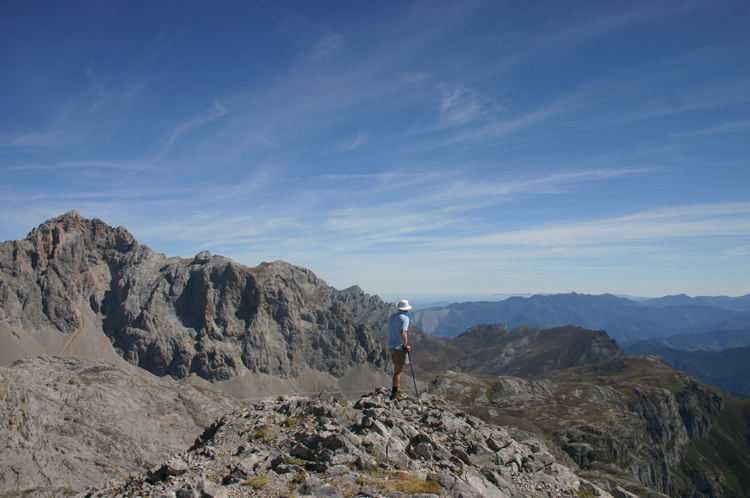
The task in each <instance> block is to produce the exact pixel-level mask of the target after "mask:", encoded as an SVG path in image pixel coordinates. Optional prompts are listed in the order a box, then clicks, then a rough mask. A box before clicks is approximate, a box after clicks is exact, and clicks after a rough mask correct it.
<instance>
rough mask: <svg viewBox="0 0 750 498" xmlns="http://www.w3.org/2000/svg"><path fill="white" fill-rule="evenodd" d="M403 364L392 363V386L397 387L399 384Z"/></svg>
mask: <svg viewBox="0 0 750 498" xmlns="http://www.w3.org/2000/svg"><path fill="white" fill-rule="evenodd" d="M403 368H404V366H403V365H394V367H393V384H392V385H393V388H394V389H398V386H400V385H401V370H403Z"/></svg>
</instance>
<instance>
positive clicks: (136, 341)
mask: <svg viewBox="0 0 750 498" xmlns="http://www.w3.org/2000/svg"><path fill="white" fill-rule="evenodd" d="M0 309H1V310H2V314H0V342H2V344H3V345H4V346H5V352H4V353H3V358H2V360H3V362H4V363H6V364H7V363H9V362H10V361H12V360H14V359H16V358H18V357H21V356H24V355H25V354H44V353H53V354H57V353H61V352H62V353H64V352H66V351H65V348H66V347H69V346H70V344H71V342H74V341H75V339H76V336H77V335H78V334H79V333H81V331H82V330H84V329H85V328H86V327H87V326H90V325H91V322H92V321H100V322H101V325H100V326H99V329H100V332H102V333H103V334H105V335H106V337H107V338H108V339H109V342H111V344H112V346H114V349H115V351H116V352H117V353H118V354H119V355H120V356H122V357H123V358H124V359H125V360H127V362H129V363H130V364H132V365H137V366H139V367H141V368H143V369H145V370H147V371H149V372H151V373H153V374H155V375H157V376H164V375H169V376H172V377H174V378H178V379H180V378H186V377H188V376H190V375H191V374H195V375H197V376H198V377H200V378H203V379H206V380H208V381H211V382H217V381H226V380H228V379H232V378H234V377H236V376H238V375H240V374H244V373H248V372H249V373H256V374H267V375H271V376H274V377H277V378H282V379H290V378H295V377H299V376H300V375H301V374H303V373H304V372H307V371H309V370H314V371H318V372H324V373H326V374H328V375H331V376H333V377H334V378H337V379H338V378H342V377H343V376H345V375H346V374H347V373H348V372H350V371H351V370H352V369H353V368H355V367H356V368H359V367H361V366H362V365H367V366H368V368H369V369H370V370H372V371H374V372H381V373H383V372H384V371H385V368H386V365H385V353H384V352H383V350H382V347H381V346H380V345H379V344H378V342H377V340H376V339H375V336H374V334H373V332H372V330H371V329H370V328H369V327H368V326H366V325H362V324H359V323H357V322H356V321H355V320H354V318H353V317H352V315H351V313H350V311H349V310H348V309H347V308H346V307H345V306H343V305H342V304H341V303H334V304H333V305H332V304H331V302H330V296H329V291H328V288H327V286H326V285H325V283H324V282H322V281H321V280H319V279H318V278H317V277H316V276H315V275H314V274H313V273H312V272H311V271H309V270H306V269H303V268H298V267H295V266H293V265H290V264H288V263H284V262H281V261H277V262H274V263H263V264H261V265H260V266H258V267H255V268H249V267H246V266H243V265H240V264H238V263H235V262H233V261H231V260H230V259H227V258H224V257H221V256H212V255H211V254H210V253H209V252H208V251H204V252H202V253H200V254H199V255H197V256H195V257H194V258H191V259H182V258H179V257H172V258H168V257H166V256H165V255H163V254H157V253H155V252H153V251H152V250H151V249H149V248H148V247H146V246H143V245H140V244H138V242H137V241H136V240H135V239H134V238H133V236H132V235H130V233H128V232H127V231H126V230H125V229H124V228H121V227H120V228H112V227H110V226H108V225H106V224H105V223H104V222H102V221H101V220H98V219H93V220H88V219H84V218H83V217H81V216H80V215H79V214H78V213H77V212H75V211H71V212H69V213H67V214H65V215H63V216H60V217H58V218H55V219H53V220H50V221H48V222H46V223H43V224H42V225H40V226H39V227H38V228H36V229H34V230H32V232H31V233H30V234H29V235H28V236H27V237H26V238H25V239H23V240H20V241H7V242H4V243H2V244H0ZM87 317H89V320H87ZM105 346H107V345H106V344H105V345H102V347H103V348H104V347H105ZM82 353H86V351H83V352H82ZM88 353H93V352H91V351H88Z"/></svg>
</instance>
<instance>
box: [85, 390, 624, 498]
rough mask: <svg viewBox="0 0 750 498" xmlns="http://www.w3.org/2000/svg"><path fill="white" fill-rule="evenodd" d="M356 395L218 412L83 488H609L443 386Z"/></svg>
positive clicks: (485, 493) (141, 492)
mask: <svg viewBox="0 0 750 498" xmlns="http://www.w3.org/2000/svg"><path fill="white" fill-rule="evenodd" d="M388 394H389V393H388V391H387V390H386V389H379V390H377V391H375V392H372V393H369V394H368V395H366V396H364V397H362V398H361V399H360V400H359V401H357V403H355V404H354V405H351V404H348V403H340V402H337V401H336V400H334V399H333V398H332V397H331V396H330V395H328V394H327V393H321V395H320V396H319V397H318V398H317V399H309V398H303V397H298V396H281V397H277V398H274V399H268V400H266V401H263V402H262V403H258V404H255V405H252V406H248V407H247V408H244V409H242V410H237V411H234V412H232V413H227V414H226V415H224V416H222V417H221V418H219V419H217V420H216V421H215V422H214V423H213V424H211V426H210V427H208V428H207V429H206V431H205V433H204V434H203V435H202V436H201V437H200V438H199V439H198V440H196V443H195V444H194V445H193V446H192V447H191V448H190V449H188V450H185V451H183V452H181V453H179V454H177V455H175V456H173V457H172V458H170V459H169V460H167V461H165V462H164V463H163V464H162V465H161V466H158V467H155V468H153V469H152V470H151V471H149V472H146V473H141V474H136V475H131V476H129V477H127V478H125V479H115V480H112V481H109V482H107V483H105V484H101V485H98V486H94V487H92V488H91V489H89V490H87V492H86V493H81V494H80V495H79V497H81V498H84V497H85V498H104V497H112V496H177V497H187V496H189V497H204V498H208V497H211V498H220V497H229V496H257V497H269V498H276V497H279V496H315V497H333V498H335V497H352V496H353V497H361V498H365V497H381V496H388V497H407V496H408V497H411V498H427V497H435V496H446V497H455V498H461V497H464V498H479V497H485V498H507V497H522V496H525V497H533V498H542V497H545V498H552V497H556V498H557V497H564V496H565V497H572V496H600V497H602V498H608V497H609V498H611V496H612V495H610V494H609V493H607V492H605V491H603V490H601V489H599V488H597V487H596V486H594V485H593V484H592V483H590V482H588V481H586V480H583V479H581V478H580V477H578V476H576V475H575V474H574V473H573V472H571V471H570V470H569V469H568V468H566V467H565V466H563V465H561V464H560V463H558V462H557V461H556V459H555V457H554V456H553V455H552V454H550V452H549V451H547V447H546V446H545V445H544V443H543V442H541V441H540V440H539V439H538V438H536V437H534V436H531V435H526V434H523V433H521V432H519V431H515V432H514V433H513V434H511V433H510V432H508V431H506V430H505V429H503V428H502V427H497V426H491V425H488V424H486V423H484V422H482V421H481V420H479V419H477V418H475V417H472V416H469V415H467V414H466V413H463V412H461V411H459V410H456V409H455V408H452V407H451V406H450V405H448V404H447V403H445V402H444V401H443V400H441V399H439V398H435V397H432V396H422V397H421V398H420V399H419V400H416V399H406V400H403V401H401V402H400V403H399V404H396V403H394V402H392V401H390V400H389V399H388Z"/></svg>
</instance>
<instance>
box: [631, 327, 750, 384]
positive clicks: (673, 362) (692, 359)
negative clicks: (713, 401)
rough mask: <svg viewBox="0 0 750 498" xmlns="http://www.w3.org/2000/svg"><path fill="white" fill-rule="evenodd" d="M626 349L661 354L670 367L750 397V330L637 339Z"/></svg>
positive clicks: (640, 352) (639, 352)
mask: <svg viewBox="0 0 750 498" xmlns="http://www.w3.org/2000/svg"><path fill="white" fill-rule="evenodd" d="M625 352H626V353H627V354H628V355H653V356H661V357H662V358H664V359H665V360H666V361H667V363H668V364H669V366H670V367H672V368H674V369H676V370H682V371H683V372H685V373H687V374H690V375H692V376H693V377H695V378H696V379H697V380H699V381H701V382H705V383H706V384H709V385H712V386H716V387H718V388H720V389H722V390H724V391H726V392H731V393H737V394H742V395H745V396H750V330H716V331H713V332H707V333H704V334H680V335H676V336H673V337H664V338H657V339H651V340H647V341H638V342H636V343H635V344H632V345H630V346H628V347H627V348H626V349H625Z"/></svg>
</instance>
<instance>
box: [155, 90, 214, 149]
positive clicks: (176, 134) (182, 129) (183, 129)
mask: <svg viewBox="0 0 750 498" xmlns="http://www.w3.org/2000/svg"><path fill="white" fill-rule="evenodd" d="M226 113H227V109H226V107H224V106H223V105H221V104H220V103H219V101H218V100H215V101H214V108H213V109H211V110H210V111H208V112H206V113H204V114H202V115H200V116H197V117H195V118H193V119H190V120H188V121H185V122H183V123H180V124H179V125H177V126H176V127H175V128H174V130H173V131H172V133H170V134H169V136H168V137H166V138H165V139H164V141H163V144H162V145H161V146H160V147H159V151H158V152H157V153H156V156H155V157H154V158H153V159H152V160H151V162H153V161H157V160H159V159H161V158H162V157H164V155H165V154H166V153H167V152H169V150H170V149H171V148H172V145H173V144H174V142H175V141H176V140H177V139H178V138H180V137H181V136H182V135H184V134H185V133H187V132H189V131H190V130H192V129H193V128H196V127H198V126H200V125H202V124H205V123H208V122H211V121H213V120H214V119H218V118H220V117H222V116H223V115H225V114H226Z"/></svg>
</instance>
